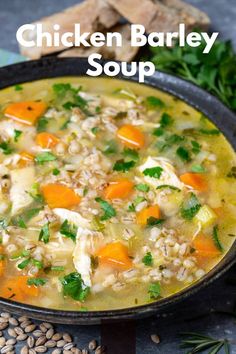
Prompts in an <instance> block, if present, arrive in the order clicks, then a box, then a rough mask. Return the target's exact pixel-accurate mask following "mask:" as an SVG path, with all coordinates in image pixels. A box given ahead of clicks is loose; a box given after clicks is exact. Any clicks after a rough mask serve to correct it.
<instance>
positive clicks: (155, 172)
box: [143, 166, 163, 179]
mask: <svg viewBox="0 0 236 354" xmlns="http://www.w3.org/2000/svg"><path fill="white" fill-rule="evenodd" d="M162 172H163V168H162V167H160V166H157V167H151V168H146V169H145V170H144V171H143V174H144V176H149V177H153V178H158V179H159V178H160V177H161V174H162Z"/></svg>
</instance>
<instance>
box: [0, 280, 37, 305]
mask: <svg viewBox="0 0 236 354" xmlns="http://www.w3.org/2000/svg"><path fill="white" fill-rule="evenodd" d="M29 278H30V277H28V276H25V275H22V276H18V277H14V278H10V279H7V280H6V281H5V282H3V284H2V285H1V290H0V296H2V297H4V298H7V299H11V300H15V301H20V302H22V301H23V300H24V299H25V298H27V297H37V296H38V295H39V289H38V288H37V287H36V286H34V285H28V284H27V280H28V279H29Z"/></svg>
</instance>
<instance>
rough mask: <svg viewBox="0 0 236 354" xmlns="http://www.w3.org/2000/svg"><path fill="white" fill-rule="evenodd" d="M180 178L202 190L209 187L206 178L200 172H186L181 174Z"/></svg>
mask: <svg viewBox="0 0 236 354" xmlns="http://www.w3.org/2000/svg"><path fill="white" fill-rule="evenodd" d="M180 180H181V181H182V182H183V183H184V184H187V185H188V186H191V187H193V188H194V189H196V190H198V191H200V192H203V191H205V190H206V189H207V184H206V180H205V178H204V177H203V176H202V175H201V174H200V173H190V172H187V173H184V174H183V175H181V176H180Z"/></svg>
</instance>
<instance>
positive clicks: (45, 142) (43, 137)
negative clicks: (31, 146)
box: [36, 132, 60, 149]
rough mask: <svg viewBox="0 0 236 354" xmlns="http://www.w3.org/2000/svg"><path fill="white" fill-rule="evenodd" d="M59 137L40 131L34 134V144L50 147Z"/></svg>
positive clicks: (56, 142)
mask: <svg viewBox="0 0 236 354" xmlns="http://www.w3.org/2000/svg"><path fill="white" fill-rule="evenodd" d="M59 141H60V139H59V138H58V137H57V136H55V135H54V134H51V133H47V132H42V133H39V134H37V136H36V144H38V145H40V146H41V147H42V148H45V149H51V148H53V147H54V146H56V145H57V144H58V143H59Z"/></svg>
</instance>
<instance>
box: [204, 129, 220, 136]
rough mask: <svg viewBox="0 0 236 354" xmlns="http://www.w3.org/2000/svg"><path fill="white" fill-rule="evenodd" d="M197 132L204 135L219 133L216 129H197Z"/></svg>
mask: <svg viewBox="0 0 236 354" xmlns="http://www.w3.org/2000/svg"><path fill="white" fill-rule="evenodd" d="M199 132H200V133H202V134H205V135H220V131H219V130H218V129H199Z"/></svg>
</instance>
